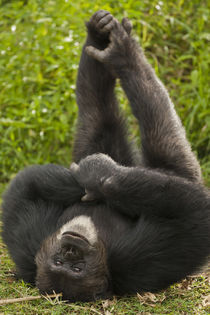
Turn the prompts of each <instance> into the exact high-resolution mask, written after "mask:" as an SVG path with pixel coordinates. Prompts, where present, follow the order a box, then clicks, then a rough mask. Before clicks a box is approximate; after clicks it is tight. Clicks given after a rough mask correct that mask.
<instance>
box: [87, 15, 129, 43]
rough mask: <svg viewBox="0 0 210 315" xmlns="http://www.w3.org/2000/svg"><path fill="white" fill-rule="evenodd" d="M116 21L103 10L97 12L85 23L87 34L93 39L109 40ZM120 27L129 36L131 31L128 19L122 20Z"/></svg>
mask: <svg viewBox="0 0 210 315" xmlns="http://www.w3.org/2000/svg"><path fill="white" fill-rule="evenodd" d="M116 22H117V20H116V19H115V18H114V17H113V16H112V15H111V14H110V13H109V12H108V11H105V10H99V11H97V12H96V13H95V14H93V16H92V17H91V19H90V21H89V22H87V23H86V26H87V29H88V31H89V33H90V34H91V35H92V37H94V38H95V39H98V40H99V39H102V40H103V39H107V40H108V38H109V34H110V31H111V30H112V29H113V27H114V26H115V24H116ZM122 26H123V28H124V30H125V31H126V32H127V34H128V35H129V34H130V32H131V29H132V25H131V23H130V22H129V21H128V19H123V20H122Z"/></svg>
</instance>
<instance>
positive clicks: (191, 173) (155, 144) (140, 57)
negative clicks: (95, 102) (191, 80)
mask: <svg viewBox="0 0 210 315" xmlns="http://www.w3.org/2000/svg"><path fill="white" fill-rule="evenodd" d="M126 24H128V25H129V21H128V20H124V23H123V25H126ZM86 51H87V53H88V54H89V55H90V56H92V57H93V58H94V59H95V60H98V61H100V62H101V63H102V64H104V65H105V66H106V68H107V69H108V70H109V71H111V72H112V73H114V74H115V75H116V76H117V77H119V78H120V80H121V84H122V87H123V89H124V90H125V93H126V94H127V97H128V99H129V101H130V104H131V107H132V110H133V113H134V115H135V116H136V118H137V119H138V121H139V125H140V129H141V140H142V153H143V159H144V165H145V166H147V167H151V168H158V169H163V170H164V171H168V172H169V173H170V172H173V173H174V174H176V175H179V176H182V177H185V178H187V179H189V180H192V181H198V182H200V181H201V172H200V166H199V163H198V161H197V160H196V158H195V156H194V154H193V153H192V151H191V148H190V144H189V142H188V141H187V139H186V136H185V131H184V128H183V126H182V124H181V121H180V119H179V117H178V116H177V114H176V112H175V109H174V106H173V104H172V102H171V100H170V98H169V95H168V93H167V91H166V89H165V87H164V85H163V84H162V83H161V82H160V80H159V79H158V78H157V76H156V74H155V72H154V70H153V69H152V67H151V66H150V65H149V63H148V62H147V60H146V58H145V56H144V54H143V52H142V50H141V49H140V47H138V45H137V43H136V42H135V41H134V39H132V38H131V37H130V36H129V35H128V34H127V32H126V31H125V26H124V27H123V26H122V25H121V24H120V23H119V22H118V21H116V20H115V27H113V28H112V31H111V33H110V43H109V45H108V47H107V48H106V49H104V50H103V51H100V50H98V49H96V48H95V47H91V46H90V47H87V48H86Z"/></svg>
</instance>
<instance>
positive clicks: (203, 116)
mask: <svg viewBox="0 0 210 315" xmlns="http://www.w3.org/2000/svg"><path fill="white" fill-rule="evenodd" d="M208 5H209V2H208V1H207V0H206V1H205V0H201V1H200V0H193V1H184V0H174V1H172V0H168V1H167V0H162V1H155V0H144V1H136V0H120V1H118V0H115V1H114V0H107V1H102V0H94V1H93V0H89V1H87V0H86V1H85V0H77V1H71V0H59V1H56V0H45V1H44V0H28V1H23V0H22V1H20V0H12V1H8V0H7V1H1V0H0V178H1V182H0V194H1V192H2V191H3V190H4V188H5V185H6V184H7V183H8V181H9V180H10V179H11V178H12V177H13V176H14V175H15V174H16V173H17V172H18V171H19V170H20V169H22V168H23V167H25V166H26V165H29V164H34V163H40V164H43V163H48V162H54V163H58V164H63V165H69V163H70V160H71V150H72V144H73V137H74V131H75V125H76V116H77V106H76V102H75V79H76V73H77V67H78V62H79V56H80V52H81V47H82V44H83V42H84V40H85V27H84V21H85V20H88V19H89V18H90V16H91V15H92V14H93V13H94V12H95V11H97V10H98V9H101V8H103V9H106V10H109V11H110V12H111V13H113V14H114V15H115V16H116V17H117V18H119V19H121V18H122V17H124V16H128V17H129V18H130V19H131V20H132V22H133V26H134V33H135V35H136V38H137V40H139V42H140V43H141V45H142V46H143V48H144V49H145V52H146V55H147V57H148V58H149V61H150V62H151V64H152V65H153V66H154V68H155V70H156V73H157V74H158V76H159V77H160V79H161V80H162V81H163V82H164V84H165V85H166V86H167V88H168V90H169V92H170V95H171V97H172V100H173V101H174V103H175V107H176V110H177V112H178V113H179V114H180V116H181V119H182V121H183V124H184V126H185V128H186V132H187V136H188V139H189V140H190V142H191V144H192V148H193V150H194V151H195V152H196V154H197V156H198V158H199V161H200V163H201V165H202V169H203V175H204V179H205V181H206V183H207V185H210V105H209V103H210V102H209V99H210V87H209V68H210V67H209V63H210V60H209V47H210V46H209V41H210V34H209V33H208V32H209V29H210V25H209V21H210V17H209V12H210V10H209V9H210V8H209V7H208ZM117 92H118V97H119V100H120V102H121V106H122V109H123V110H125V112H126V113H127V116H128V122H129V126H130V132H131V137H132V138H136V137H137V135H138V128H137V124H136V121H135V120H134V119H133V118H132V116H131V115H130V110H129V107H128V103H127V100H126V99H125V98H124V95H123V93H122V91H121V89H120V88H119V87H118V88H117ZM0 260H1V263H0V266H1V267H0V268H1V269H0V298H14V297H22V296H28V295H37V294H38V292H37V291H36V289H32V288H30V287H28V286H27V285H26V284H24V283H23V282H20V281H19V282H16V281H14V279H12V277H11V276H10V269H13V265H12V262H11V260H10V259H9V257H8V254H7V251H6V248H5V247H4V245H3V244H2V242H0ZM189 288H190V289H189ZM189 288H185V286H183V285H181V288H180V285H176V286H174V287H172V288H169V289H168V290H167V291H166V292H163V293H161V294H160V295H158V296H157V300H156V301H155V302H153V303H152V302H151V301H150V302H149V303H146V304H142V301H140V300H139V299H138V298H137V297H132V298H128V297H127V298H123V299H117V300H114V302H113V303H111V304H110V305H106V304H105V306H104V305H103V304H102V302H98V303H92V304H76V305H73V306H72V305H70V306H69V305H66V304H65V303H59V304H56V305H54V304H55V302H53V301H51V302H49V301H46V300H38V301H33V302H23V303H16V304H11V305H6V306H2V307H1V306H0V314H1V312H3V314H64V313H65V312H69V313H70V314H95V313H97V312H99V313H100V314H109V313H108V311H109V312H110V313H111V314H137V313H142V314H207V313H208V309H207V307H205V306H204V304H205V303H202V301H203V300H204V297H205V296H206V295H207V294H208V293H209V284H208V281H207V280H206V278H204V277H197V278H195V279H194V280H193V281H192V283H191V284H190V286H189ZM161 301H162V302H161ZM151 304H154V305H153V306H151ZM91 307H92V309H91ZM93 308H94V310H93Z"/></svg>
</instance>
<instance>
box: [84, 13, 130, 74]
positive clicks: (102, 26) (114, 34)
mask: <svg viewBox="0 0 210 315" xmlns="http://www.w3.org/2000/svg"><path fill="white" fill-rule="evenodd" d="M87 27H88V29H89V30H90V31H92V32H95V36H96V37H98V38H103V39H109V41H108V43H107V46H106V47H105V49H104V50H100V49H98V48H96V47H93V46H88V47H86V53H87V54H88V55H89V56H91V57H92V58H94V59H96V60H98V61H99V62H101V63H104V64H106V65H107V66H108V68H109V70H110V71H111V72H112V73H113V74H114V75H115V76H119V74H118V73H119V71H121V70H123V68H125V67H128V66H129V65H128V61H129V63H130V62H132V59H130V58H132V57H133V56H132V54H133V52H132V51H133V49H132V46H133V40H132V38H131V37H130V36H129V35H130V33H131V30H132V25H131V22H130V21H129V20H128V19H127V18H124V19H123V20H122V23H120V22H119V21H118V20H116V19H115V18H114V17H113V16H112V15H111V14H110V13H109V12H107V11H103V10H100V11H98V12H96V13H95V14H94V15H93V16H92V18H91V19H90V21H89V22H88V23H87ZM129 54H130V56H128V55H129Z"/></svg>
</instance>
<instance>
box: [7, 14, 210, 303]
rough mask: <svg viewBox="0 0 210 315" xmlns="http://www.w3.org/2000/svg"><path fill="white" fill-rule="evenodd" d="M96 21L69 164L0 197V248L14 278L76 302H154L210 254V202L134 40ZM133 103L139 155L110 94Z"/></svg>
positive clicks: (26, 178)
mask: <svg viewBox="0 0 210 315" xmlns="http://www.w3.org/2000/svg"><path fill="white" fill-rule="evenodd" d="M131 28H132V27H131V23H130V22H129V20H128V19H123V21H122V23H119V22H118V21H117V20H116V19H115V18H114V17H113V16H112V15H111V14H110V13H109V12H107V11H104V10H100V11H98V12H96V13H95V14H94V15H93V16H92V17H91V19H90V21H89V22H88V23H87V33H88V35H87V40H86V43H85V45H84V48H83V51H82V56H81V60H80V65H79V71H78V78H77V91H76V95H77V102H78V107H79V118H78V131H77V135H76V140H75V146H74V156H73V159H74V163H72V165H71V167H70V169H67V168H65V167H62V166H59V165H54V164H48V165H42V166H41V165H36V166H31V167H28V168H26V169H25V170H23V171H21V172H20V173H18V175H17V176H16V177H15V178H14V179H13V180H12V182H11V184H10V186H9V188H8V189H7V191H6V193H5V194H4V197H3V240H4V242H5V243H6V244H7V247H8V249H9V252H10V254H11V257H12V259H13V260H14V262H15V264H16V268H17V273H18V276H19V277H21V278H22V279H24V280H25V281H28V282H30V283H33V284H36V286H37V287H38V288H39V290H40V291H41V293H51V292H53V291H55V292H62V294H63V298H64V299H65V300H69V301H78V300H80V301H89V300H95V299H100V298H107V297H111V296H112V295H113V294H116V295H124V294H135V293H136V292H141V291H151V292H156V291H158V290H161V289H164V288H166V287H168V286H169V285H170V284H172V283H175V282H177V281H180V280H181V279H183V278H184V277H186V276H187V275H190V274H192V273H194V272H196V271H197V270H199V268H200V267H201V266H202V265H203V264H204V263H205V262H206V261H207V258H208V256H209V254H210V195H209V191H208V190H207V189H206V188H205V187H204V186H203V183H202V178H201V172H200V166H199V163H198V161H197V160H196V158H195V156H194V154H193V153H192V151H191V148H190V145H189V143H188V141H187V140H186V136H185V131H184V128H183V126H182V124H181V122H180V119H179V118H178V116H177V114H176V112H175V110H174V106H173V104H172V102H171V100H170V98H169V96H168V93H167V91H166V89H165V87H164V86H163V84H162V83H161V82H160V80H159V79H158V78H157V77H156V75H155V72H154V70H153V69H152V68H151V66H150V65H149V64H148V62H147V60H146V58H145V56H144V54H143V51H142V49H141V48H139V46H138V45H137V43H136V42H135V40H134V39H133V38H132V37H131V35H130V33H131ZM117 78H118V79H119V80H120V83H121V86H122V88H123V90H124V91H125V94H126V95H127V98H128V100H129V102H130V105H131V108H132V111H133V114H134V116H135V117H136V118H137V120H138V122H139V126H140V133H141V155H140V154H137V153H136V149H135V148H134V147H133V146H132V145H131V144H130V143H129V141H128V140H127V130H126V127H125V121H124V118H123V116H122V114H121V113H120V110H119V107H118V104H117V100H116V97H115V93H114V87H115V83H116V79H117Z"/></svg>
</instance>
